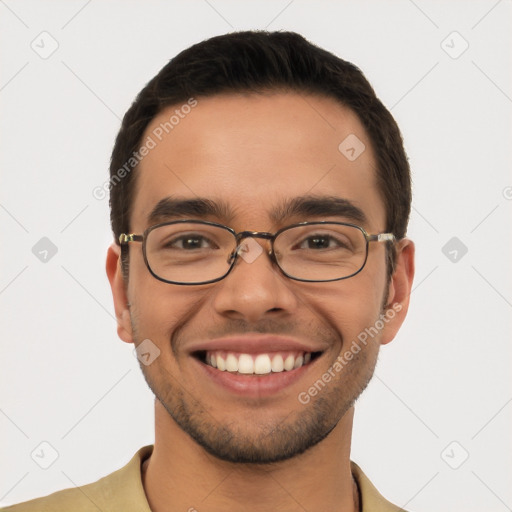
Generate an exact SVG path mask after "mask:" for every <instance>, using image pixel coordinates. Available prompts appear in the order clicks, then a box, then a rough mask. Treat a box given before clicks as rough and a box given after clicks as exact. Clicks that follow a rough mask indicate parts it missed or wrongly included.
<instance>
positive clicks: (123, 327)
mask: <svg viewBox="0 0 512 512" xmlns="http://www.w3.org/2000/svg"><path fill="white" fill-rule="evenodd" d="M106 270H107V276H108V280H109V282H110V288H111V289H112V297H113V299H114V309H115V312H116V320H117V334H118V336H119V337H120V338H121V339H122V340H123V341H125V342H126V343H133V333H132V323H131V316H130V309H129V306H128V295H127V291H126V284H125V281H124V279H123V274H122V271H121V248H120V247H119V246H118V245H117V244H115V243H113V244H112V245H111V246H110V247H109V248H108V252H107V262H106Z"/></svg>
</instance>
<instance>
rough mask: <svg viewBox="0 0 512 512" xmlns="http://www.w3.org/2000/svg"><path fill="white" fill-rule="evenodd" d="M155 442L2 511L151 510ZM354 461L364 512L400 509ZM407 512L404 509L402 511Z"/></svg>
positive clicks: (130, 511)
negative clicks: (108, 467) (147, 489)
mask: <svg viewBox="0 0 512 512" xmlns="http://www.w3.org/2000/svg"><path fill="white" fill-rule="evenodd" d="M152 451H153V445H149V446H144V447H143V448H141V449H140V450H139V451H138V452H137V453H136V454H135V455H134V456H133V457H132V459H131V460H130V462H128V464H126V466H124V467H122V468H121V469H118V470H117V471H114V472H113V473H111V474H110V475H107V476H105V477H103V478H100V479H99V480H98V481H97V482H94V483H91V484H87V485H82V486H80V487H75V488H71V489H64V490H62V491H57V492H55V493H53V494H50V495H49V496H45V497H42V498H36V499H34V500H30V501H26V502H24V503H19V504H18V505H12V506H10V507H6V508H2V509H1V511H2V512H4V511H5V512H98V510H100V511H101V512H114V511H116V512H117V511H119V512H151V509H150V508H149V504H148V501H147V499H146V494H145V493H144V488H143V486H142V477H141V466H142V463H143V462H144V460H146V459H147V458H148V457H149V456H150V455H151V452H152ZM351 464H352V474H353V475H354V478H355V480H356V482H357V484H358V486H359V492H360V498H361V499H360V502H361V511H362V512H399V511H402V509H401V508H399V507H396V506H395V505H392V504H391V503H390V502H389V501H387V500H385V499H384V498H383V497H382V496H381V495H380V494H379V492H378V491H377V489H375V487H374V486H373V484H372V483H371V482H370V480H368V478H367V477H366V475H365V474H364V473H363V472H362V470H361V469H360V468H359V466H357V464H355V463H354V462H352V463H351ZM402 512H403V511H402Z"/></svg>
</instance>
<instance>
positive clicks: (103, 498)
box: [0, 445, 153, 512]
mask: <svg viewBox="0 0 512 512" xmlns="http://www.w3.org/2000/svg"><path fill="white" fill-rule="evenodd" d="M152 450H153V446H152V445H149V446H144V447H143V448H141V449H140V450H139V451H137V453H136V454H135V455H134V456H133V457H132V459H131V460H130V462H128V464H126V466H124V467H122V468H121V469H118V470H117V471H114V472H113V473H111V474H109V475H107V476H104V477H103V478H100V479H99V480H98V481H96V482H93V483H90V484H87V485H82V486H79V487H73V488H70V489H63V490H61V491H57V492H54V493H53V494H50V495H48V496H44V497H41V498H36V499H33V500H30V501H25V502H23V503H19V504H17V505H12V506H9V507H5V508H2V509H0V510H1V512H36V511H37V512H70V511H71V510H72V511H73V512H89V511H90V512H93V511H94V512H97V511H98V510H105V511H106V510H113V508H112V506H113V505H115V509H116V510H123V511H129V510H130V509H132V507H134V510H138V511H140V512H143V511H145V510H147V511H148V512H150V509H149V506H148V503H147V501H146V497H145V494H144V488H143V486H142V479H141V470H140V466H141V464H142V462H143V461H144V459H146V458H147V457H148V456H149V455H150V454H151V452H152ZM145 507H147V509H146V508H145Z"/></svg>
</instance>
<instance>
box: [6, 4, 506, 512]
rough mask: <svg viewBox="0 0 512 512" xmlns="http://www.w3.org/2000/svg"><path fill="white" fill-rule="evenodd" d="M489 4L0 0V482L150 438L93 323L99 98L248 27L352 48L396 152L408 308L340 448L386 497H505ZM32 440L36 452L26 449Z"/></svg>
mask: <svg viewBox="0 0 512 512" xmlns="http://www.w3.org/2000/svg"><path fill="white" fill-rule="evenodd" d="M511 11H512V5H511V2H510V0H503V1H472V2H461V1H451V2H446V1H445V2H441V1H438V2H429V1H425V0H423V1H421V0H415V1H414V2H413V1H411V0H400V1H399V0H397V1H371V2H370V1H366V2H346V1H339V2H327V1H323V2H304V1H300V0H294V1H291V2H290V1H289V0H283V1H272V2H270V1H261V0H259V1H257V2H254V1H244V2H234V1H232V2H229V1H220V0H208V1H206V0H196V1H189V2H176V1H165V2H164V1H158V2H157V1H150V2H142V1H139V2H134V1H122V2H121V1H102V2H101V1H99V0H92V1H91V0H89V1H52V2H41V1H14V0H0V41H1V46H0V48H1V50H0V51H1V55H0V61H1V62H2V67H1V76H0V88H1V92H0V101H1V103H2V115H1V130H2V132H1V141H2V148H1V153H0V158H1V169H2V186H1V189H0V222H1V224H0V226H1V240H2V242H1V258H2V259H1V274H0V311H1V324H0V326H1V349H2V351H1V360H0V365H1V367H0V379H1V404H0V432H1V439H2V446H1V453H2V456H1V458H0V503H1V504H3V505H5V504H10V503H16V502H19V501H23V500H27V499H29V498H34V497H36V496H41V495H44V494H48V493H50V492H53V491H55V490H58V489H61V488H65V487H71V486H73V485H80V484H84V483H88V482H91V481H93V480H95V479H97V478H99V477H100V476H103V475H105V474H107V473H109V472H111V471H113V470H115V469H117V468H119V467H120V466H121V465H123V464H125V463H126V462H127V461H128V460H129V458H131V456H132V455H133V453H134V452H135V451H136V450H137V449H138V448H139V447H140V446H142V445H144V444H148V443H151V442H153V403H152V395H151V393H150V392H149V390H148V389H147V386H146V384H145V382H144V380H143V378H142V376H141V372H140V370H139V367H138V362H137V360H136V359H135V357H134V356H133V353H132V348H133V347H132V346H131V345H126V344H124V343H122V342H121V341H120V340H119V339H118V338H117V335H116V331H115V321H114V317H113V307H112V301H111V296H110V290H109V287H108V283H107V279H106V276H105V272H104V257H105V251H106V248H107V246H108V244H109V243H110V241H111V234H110V230H109V222H108V201H107V200H106V199H104V200H97V199H95V198H94V197H93V195H92V191H93V189H94V188H95V187H97V186H101V185H102V184H103V183H104V182H105V180H107V179H108V177H107V168H108V160H109V156H110V151H111V148H112V144H113V140H114V137H115V135H116V133H117V130H118V128H119V124H120V118H121V117H122V115H123V114H124V112H125V111H126V109H127V108H128V106H129V105H130V103H131V101H132V100H133V98H134V96H135V95H136V93H137V92H138V91H139V90H140V89H141V87H142V86H143V85H144V84H145V83H146V82H147V81H148V80H149V79H150V78H151V77H152V76H153V75H154V74H155V73H156V72H158V70H159V69H160V68H161V67H162V66H163V65H164V64H165V63H166V62H167V61H168V60H169V59H170V58H171V57H173V56H174V55H175V54H177V53H178V52H179V51H180V50H182V49H184V48H186V47H188V46H189V45H191V44H193V43H195V42H198V41H200V40H202V39H205V38H207V37H210V36H213V35H218V34H222V33H225V32H229V31H232V30H242V29H250V28H267V29H269V30H279V29H290V30H295V31H298V32H300V33H302V34H303V35H305V36H306V37H307V38H308V39H310V40H311V41H313V42H315V43H317V44H318V45H320V46H323V47H325V48H327V49H329V50H331V51H333V52H335V53H336V54H338V55H339V56H341V57H343V58H345V59H348V60H350V61H353V62H354V63H356V64H357V65H358V66H360V67H361V68H362V70H363V71H364V72H365V74H366V76H367V77H368V79H369V80H370V81H371V83H372V84H373V85H374V87H375V88H376V90H377V93H378V95H379V96H380V97H381V99H382V100H383V101H384V103H385V104H386V105H387V106H388V107H389V108H391V111H392V113H393V115H394V116H395V117H396V119H397V121H398V123H399V125H400V126H401V129H402V131H403V134H404V137H405V144H406V148H407V151H408V154H409V156H410V160H411V165H412V169H413V179H414V206H413V213H412V218H411V223H410V229H409V236H410V237H411V238H413V239H414V240H415V241H416V244H417V277H416V282H415V286H414V290H413V292H412V297H411V309H410V313H409V316H408V319H407V321H406V323H405V325H404V327H403V329H402V330H401V332H400V334H399V336H398V337H397V339H396V340H395V341H394V342H393V343H392V344H390V345H388V346H386V347H384V348H383V350H382V352H381V357H380V362H379V365H378V367H377V372H376V376H375V378H374V380H373V382H372V383H371V385H370V386H369V389H368V390H367V391H366V393H365V395H364V397H363V398H362V399H361V400H360V402H359V404H358V406H357V409H356V422H355V432H354V443H353V453H352V458H353V459H354V460H355V461H357V462H358V463H359V464H360V465H361V466H362V467H363V469H364V470H365V471H366V473H367V474H368V476H369V477H370V478H371V479H372V480H373V482H374V483H375V485H376V486H377V488H378V489H379V490H380V491H381V492H382V493H383V494H384V495H385V496H387V497H388V499H390V500H391V501H393V502H395V503H397V504H398V505H401V506H405V507H406V508H407V509H411V510H416V511H428V510H437V511H440V512H441V511H452V510H462V509H464V510H466V511H477V510H486V511H496V512H501V511H505V510H512V487H511V486H510V479H511V476H512V475H511V469H510V457H511V445H512V441H511V438H510V434H509V432H510V424H511V420H512V404H511V401H512V385H511V381H510V370H511V352H512V350H511V343H510V341H511V340H510V332H511V327H512V325H511V323H512V322H511V315H510V313H511V306H512V286H511V285H512V283H511V280H512V278H511V272H510V262H511V261H512V258H511V245H510V232H511V231H510V230H511V227H512V226H511V218H512V217H511V210H512V201H511V199H512V177H511V175H510V173H509V169H510V164H511V154H510V141H511V140H512V137H511V135H512V134H511V131H512V130H511V115H510V114H511V107H512V100H511V96H512V80H511V72H510V70H511V67H510V62H511V48H512V41H511V39H512V36H511V33H512V30H511V14H512V12H511ZM43 31H46V32H48V33H49V34H50V35H47V34H43V35H40V34H41V32H43ZM454 31H456V32H457V33H458V34H459V35H457V34H453V32H454ZM53 39H54V40H55V41H56V42H57V43H58V48H57V50H56V51H55V52H54V53H53V54H52V55H50V56H48V55H47V54H46V53H48V52H49V51H50V50H51V49H52V44H53V45H54V44H55V43H54V42H53ZM443 41H444V42H443ZM465 42H467V44H469V47H468V49H467V50H466V51H465V52H464V53H462V54H461V55H459V53H460V52H461V51H462V50H463V49H464V47H465V45H466V43H465ZM31 45H32V47H34V49H33V48H32V47H31ZM38 52H39V53H38ZM45 52H46V53H45ZM41 54H42V56H44V57H47V58H45V59H43V58H42V57H41V56H40V55H41ZM455 57H456V58H455ZM42 237H48V238H49V239H50V240H51V241H52V243H53V244H55V246H56V247H57V249H58V252H57V253H56V254H55V255H54V256H53V257H50V255H51V254H50V253H49V254H48V256H47V260H48V261H46V262H42V261H40V259H39V258H37V257H36V255H34V254H33V252H32V248H33V247H34V245H35V244H36V243H37V242H38V241H39V240H40V239H41V238H42ZM452 237H457V239H458V240H459V242H457V241H456V243H457V244H459V247H458V248H457V247H456V246H453V247H452V246H448V248H447V249H445V252H446V254H447V255H448V256H446V255H445V254H444V253H443V251H442V248H443V247H444V246H445V244H446V243H447V242H448V241H449V240H450V239H451V238H452ZM461 243H463V244H464V245H465V246H466V247H467V249H468V252H467V254H465V255H463V256H462V252H461V250H460V244H461ZM453 250H457V251H458V252H457V253H453ZM450 251H452V252H451V254H450ZM35 252H36V253H37V251H35ZM43 255H44V254H40V255H39V256H40V257H42V256H43ZM455 256H456V261H452V260H453V258H454V257H455ZM43 441H45V442H47V443H50V445H51V446H52V447H53V448H54V449H55V450H56V451H57V453H58V458H57V459H56V460H55V462H54V463H53V464H51V465H50V467H48V469H42V468H41V467H40V465H41V464H42V465H45V464H49V463H50V462H51V461H52V449H51V448H49V447H48V445H40V443H41V442H43ZM453 441H455V442H456V443H455V444H451V443H452V442H453ZM447 447H448V448H447ZM466 452H467V454H469V458H468V459H467V460H466V461H465V462H463V463H462V465H460V464H461V462H462V461H463V460H464V458H465V456H466ZM31 453H34V455H33V458H31ZM459 465H460V467H459V468H458V469H453V467H456V466H459ZM198 492H200V490H198ZM197 506H198V507H199V505H197ZM205 506H206V504H205ZM198 509H199V510H200V507H199V508H198Z"/></svg>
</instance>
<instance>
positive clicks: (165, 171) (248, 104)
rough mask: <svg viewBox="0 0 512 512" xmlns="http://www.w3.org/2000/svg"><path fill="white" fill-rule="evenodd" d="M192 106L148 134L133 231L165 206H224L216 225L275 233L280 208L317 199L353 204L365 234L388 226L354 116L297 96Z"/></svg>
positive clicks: (324, 101) (219, 99) (168, 113)
mask: <svg viewBox="0 0 512 512" xmlns="http://www.w3.org/2000/svg"><path fill="white" fill-rule="evenodd" d="M195 102H197V103H195ZM195 102H192V103H191V102H189V103H186V102H184V103H183V105H175V106H172V107H168V108H166V109H164V110H163V111H162V112H160V113H159V115H158V116H156V117H155V118H154V119H153V120H152V122H151V123H150V125H149V126H148V128H147V129H146V132H145V134H144V137H143V143H146V145H147V147H151V149H150V150H149V151H148V152H147V154H146V156H144V158H143V159H142V161H141V162H140V164H139V166H138V168H137V171H136V184H135V194H134V197H135V200H134V204H133V207H132V216H131V226H132V228H133V229H138V230H140V229H144V228H145V227H147V225H148V220H149V216H150V214H151V212H152V210H153V209H154V208H155V206H156V205H157V204H158V203H159V202H160V201H161V200H162V199H165V198H167V197H172V198H180V199H182V198H186V199H193V198H206V199H209V200H212V201H218V202H220V203H222V204H223V205H227V206H228V207H229V208H228V210H229V216H230V217H231V218H230V219H220V220H224V221H226V222H227V221H228V220H229V221H230V222H235V223H236V222H238V221H240V222H242V223H243V224H244V226H243V227H242V228H241V229H270V228H271V227H272V226H270V225H269V223H271V217H272V215H271V213H272V212H273V211H275V206H276V204H283V203H285V202H286V201H289V200H293V199H294V198H297V197H302V196H312V195H313V196H320V197H322V196H330V197H339V198H341V199H344V200H347V201H349V202H351V203H352V204H354V205H355V206H357V207H359V208H360V209H361V210H363V211H364V213H365V216H366V217H367V219H368V226H366V227H368V228H371V227H372V226H375V228H377V227H379V228H383V227H384V223H385V222H384V220H385V219H384V217H385V214H384V206H383V204H382V200H381V198H380V195H379V193H378V190H377V187H376V174H375V158H374V155H373V151H372V147H371V144H370V140H369V139H368V136H367V134H366V131H365V130H364V127H363V126H362V124H361V122H360V121H359V119H358V117H357V116H356V115H355V114H354V113H353V112H352V111H351V110H349V109H348V108H346V107H344V106H343V105H341V104H339V103H338V102H336V101H334V100H333V99H329V98H324V97H319V96H312V95H302V94H298V93H271V94H247V95H242V94H237V95H235V94H229V95H228V94H226V95H218V96H213V97H208V98H197V99H196V100H195ZM186 105H188V106H186ZM190 105H194V106H190ZM149 141H151V142H149ZM248 223H249V224H251V225H248ZM232 227H235V228H236V226H234V225H233V226H232ZM274 227H276V226H274Z"/></svg>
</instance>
